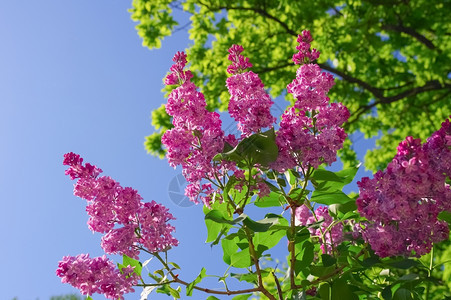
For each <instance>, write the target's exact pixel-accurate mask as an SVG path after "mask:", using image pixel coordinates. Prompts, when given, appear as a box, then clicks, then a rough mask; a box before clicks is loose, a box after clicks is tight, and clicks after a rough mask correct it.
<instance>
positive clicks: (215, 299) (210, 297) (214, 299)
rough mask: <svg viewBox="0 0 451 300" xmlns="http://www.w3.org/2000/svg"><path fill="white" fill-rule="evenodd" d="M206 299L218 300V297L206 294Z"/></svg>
mask: <svg viewBox="0 0 451 300" xmlns="http://www.w3.org/2000/svg"><path fill="white" fill-rule="evenodd" d="M207 300H219V298H216V297H215V296H208V298H207Z"/></svg>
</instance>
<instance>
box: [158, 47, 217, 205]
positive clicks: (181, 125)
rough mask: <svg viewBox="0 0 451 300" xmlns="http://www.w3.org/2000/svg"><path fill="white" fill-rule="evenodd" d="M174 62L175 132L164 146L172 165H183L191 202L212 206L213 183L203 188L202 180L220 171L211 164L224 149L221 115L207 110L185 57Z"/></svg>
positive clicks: (171, 106) (170, 79) (171, 109)
mask: <svg viewBox="0 0 451 300" xmlns="http://www.w3.org/2000/svg"><path fill="white" fill-rule="evenodd" d="M173 61H174V62H175V64H174V65H173V66H172V67H171V73H170V74H169V75H168V76H167V77H166V84H175V83H178V84H179V86H178V87H177V88H175V89H174V90H173V91H172V92H171V93H170V95H169V98H168V103H167V104H166V111H167V113H168V114H169V115H170V116H172V123H173V124H174V128H173V129H171V130H168V131H166V132H165V134H164V135H163V137H162V139H161V142H162V143H163V145H165V146H166V148H167V154H166V157H167V159H168V162H169V164H170V165H171V166H172V167H176V166H177V165H181V166H182V168H183V175H184V176H185V178H186V180H187V181H188V182H189V183H190V184H189V185H188V186H187V187H186V189H185V194H186V195H187V196H188V197H189V198H190V200H191V201H193V202H195V203H198V199H199V198H201V200H202V201H203V202H204V203H205V204H206V205H207V206H209V202H210V201H211V195H212V194H213V192H214V190H213V188H212V186H211V183H204V184H203V183H202V179H205V178H214V174H215V173H219V171H220V170H219V169H220V167H218V166H214V165H213V164H212V159H213V157H214V156H215V155H216V154H217V153H220V152H221V151H222V150H223V148H224V132H223V131H222V129H221V123H222V122H221V120H220V119H219V114H218V113H216V112H210V111H208V110H207V108H206V102H205V99H204V95H203V94H202V93H200V92H198V91H197V88H196V86H195V85H194V83H192V82H191V81H190V78H191V75H190V74H191V73H188V72H189V71H186V72H185V71H183V68H184V67H185V65H186V55H185V54H184V53H183V52H177V53H176V54H175V56H174V58H173ZM186 74H189V75H186Z"/></svg>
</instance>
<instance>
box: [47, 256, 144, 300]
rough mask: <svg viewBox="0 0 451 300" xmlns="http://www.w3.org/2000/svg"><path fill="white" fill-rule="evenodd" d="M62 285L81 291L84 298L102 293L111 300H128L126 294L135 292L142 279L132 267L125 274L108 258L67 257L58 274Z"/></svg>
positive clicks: (60, 264)
mask: <svg viewBox="0 0 451 300" xmlns="http://www.w3.org/2000/svg"><path fill="white" fill-rule="evenodd" d="M56 274H57V276H59V277H61V282H63V283H68V284H70V285H72V286H73V287H75V288H77V289H79V290H80V292H81V293H82V294H83V295H92V294H94V293H99V294H103V295H105V297H106V298H107V299H112V300H117V299H124V294H126V293H132V292H134V289H133V285H135V284H137V283H138V279H139V278H138V275H136V273H134V272H133V268H132V267H130V266H128V267H126V268H123V269H122V270H121V271H120V270H119V269H117V268H116V266H115V264H114V263H113V262H112V261H111V260H109V259H108V258H107V257H106V256H105V255H104V256H102V257H96V258H90V257H89V254H80V255H77V256H65V257H63V260H62V261H60V262H59V264H58V269H57V270H56Z"/></svg>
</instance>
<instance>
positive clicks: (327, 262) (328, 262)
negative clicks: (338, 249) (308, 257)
mask: <svg viewBox="0 0 451 300" xmlns="http://www.w3.org/2000/svg"><path fill="white" fill-rule="evenodd" d="M321 261H322V262H323V266H324V267H329V266H333V265H334V264H335V263H336V262H337V259H336V258H334V257H332V256H330V255H328V254H321Z"/></svg>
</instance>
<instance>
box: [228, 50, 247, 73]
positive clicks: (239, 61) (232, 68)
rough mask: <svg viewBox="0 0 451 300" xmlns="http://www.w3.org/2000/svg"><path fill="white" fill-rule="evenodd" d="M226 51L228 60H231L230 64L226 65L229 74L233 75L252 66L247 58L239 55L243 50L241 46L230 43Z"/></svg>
mask: <svg viewBox="0 0 451 300" xmlns="http://www.w3.org/2000/svg"><path fill="white" fill-rule="evenodd" d="M228 51H229V56H228V60H230V61H231V62H232V64H230V65H229V66H228V67H227V72H228V73H229V74H232V75H235V74H239V73H243V72H244V71H246V69H249V68H251V67H252V64H251V63H250V62H249V58H247V57H245V56H243V55H241V52H243V51H244V48H243V46H241V45H232V47H230V48H229V50H228Z"/></svg>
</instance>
